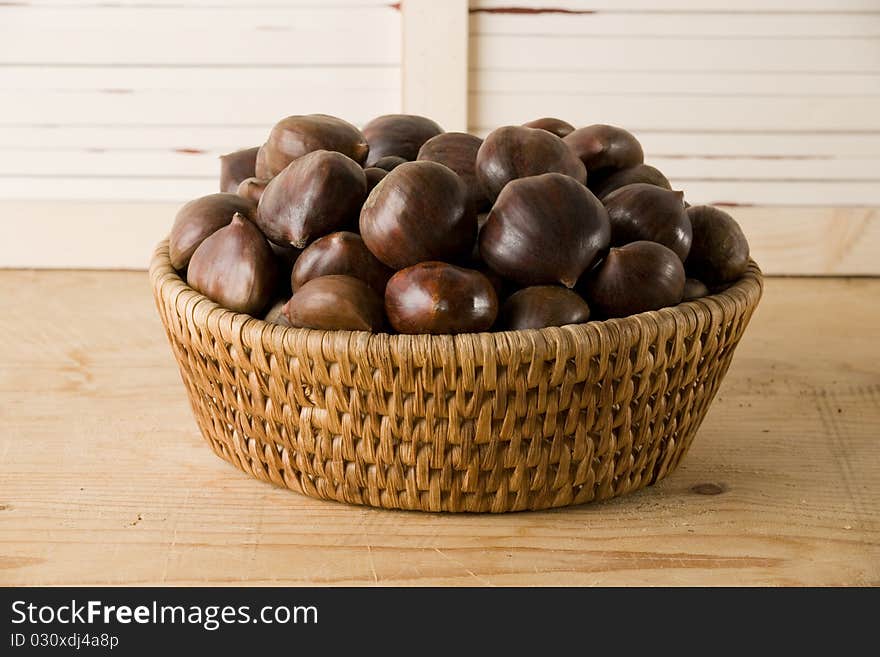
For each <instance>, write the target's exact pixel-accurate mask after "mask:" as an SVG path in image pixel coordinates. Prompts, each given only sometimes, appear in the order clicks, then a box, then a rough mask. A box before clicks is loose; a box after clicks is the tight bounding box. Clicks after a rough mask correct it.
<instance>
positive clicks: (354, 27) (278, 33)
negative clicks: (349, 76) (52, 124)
mask: <svg viewBox="0 0 880 657" xmlns="http://www.w3.org/2000/svg"><path fill="white" fill-rule="evenodd" d="M0 21H2V23H3V25H4V35H3V39H2V40H0V61H2V62H3V63H5V64H58V63H62V64H67V65H70V64H112V65H132V64H149V65H151V66H156V65H162V64H166V65H181V64H198V65H219V64H224V65H242V64H263V65H279V64H287V65H289V64H299V65H328V64H336V65H338V64H342V63H347V64H352V65H361V66H363V65H376V64H386V65H397V64H398V63H399V61H400V16H399V13H398V12H397V11H395V10H393V9H392V8H390V7H376V8H340V9H335V10H317V9H295V10H276V9H266V10H261V11H254V10H252V9H223V8H217V9H215V10H211V11H206V10H204V9H163V8H155V7H146V8H140V7H138V8H106V7H101V8H88V7H86V8H34V7H27V6H20V7H17V6H11V7H2V8H0ZM364 35H370V38H369V39H368V40H365V38H364ZM367 45H369V47H365V46H367Z"/></svg>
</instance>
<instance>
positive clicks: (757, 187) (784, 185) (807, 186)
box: [670, 177, 880, 207]
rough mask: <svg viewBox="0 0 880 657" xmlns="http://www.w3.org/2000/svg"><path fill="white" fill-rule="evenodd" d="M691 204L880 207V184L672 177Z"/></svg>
mask: <svg viewBox="0 0 880 657" xmlns="http://www.w3.org/2000/svg"><path fill="white" fill-rule="evenodd" d="M670 182H671V183H672V185H673V187H674V188H675V189H681V190H684V193H685V198H686V199H687V200H688V202H690V203H693V204H696V203H721V204H723V203H738V204H750V205H821V206H836V207H845V206H853V205H871V206H873V205H880V184H878V183H877V182H875V181H870V182H840V181H824V182H823V181H809V182H806V181H792V182H782V181H774V182H767V181H739V180H705V181H704V180H685V179H678V178H675V177H673V178H671V179H670Z"/></svg>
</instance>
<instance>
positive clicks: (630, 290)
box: [582, 241, 685, 317]
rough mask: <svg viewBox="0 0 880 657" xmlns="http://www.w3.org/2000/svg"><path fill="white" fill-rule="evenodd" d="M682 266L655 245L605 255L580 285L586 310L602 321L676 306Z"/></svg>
mask: <svg viewBox="0 0 880 657" xmlns="http://www.w3.org/2000/svg"><path fill="white" fill-rule="evenodd" d="M684 278H685V277H684V265H682V263H681V258H679V257H678V256H677V255H676V254H675V253H674V252H673V251H672V250H671V249H668V248H666V247H665V246H663V245H662V244H657V242H647V241H642V242H631V243H629V244H626V245H625V246H621V247H619V248H612V249H610V250H609V251H608V255H607V256H605V259H604V260H603V261H602V262H601V263H600V264H599V265H598V266H597V267H596V268H595V269H593V271H591V272H590V274H589V276H587V277H586V278H585V280H584V282H583V285H582V288H583V292H584V296H585V297H586V299H587V301H588V302H589V304H590V308H591V309H592V310H594V311H595V312H597V313H598V314H599V315H600V316H602V317H626V316H627V315H634V314H636V313H641V312H645V311H647V310H656V309H658V308H665V307H666V306H674V305H675V304H677V303H679V302H680V301H681V299H682V295H683V294H684Z"/></svg>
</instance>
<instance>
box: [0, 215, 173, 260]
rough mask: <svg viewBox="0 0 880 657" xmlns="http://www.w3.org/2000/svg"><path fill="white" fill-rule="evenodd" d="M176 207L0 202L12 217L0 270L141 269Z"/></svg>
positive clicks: (3, 243)
mask: <svg viewBox="0 0 880 657" xmlns="http://www.w3.org/2000/svg"><path fill="white" fill-rule="evenodd" d="M179 207H180V204H179V203H157V202H151V203H131V202H128V203H89V202H76V201H74V202H71V201H63V202H59V201H50V202H46V201H0V210H2V212H3V216H5V217H16V226H17V230H16V232H15V235H14V236H12V239H4V240H0V267H38V268H50V269H51V268H56V269H62V268H84V269H146V268H147V266H148V265H149V263H150V257H151V256H152V252H153V248H154V247H155V245H156V244H157V243H158V242H159V241H160V240H161V239H163V238H164V237H165V236H166V235H167V234H168V231H169V230H170V229H171V224H172V223H173V222H174V215H175V214H176V213H177V209H178V208H179Z"/></svg>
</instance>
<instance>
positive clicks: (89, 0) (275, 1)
mask: <svg viewBox="0 0 880 657" xmlns="http://www.w3.org/2000/svg"><path fill="white" fill-rule="evenodd" d="M26 4H29V5H32V6H34V7H102V8H108V9H115V8H117V7H143V6H144V5H149V6H151V7H170V8H192V7H194V8H199V7H202V8H209V9H217V8H219V7H250V8H255V9H263V8H267V7H271V8H275V7H281V8H284V7H293V8H298V9H299V8H308V9H320V8H324V7H332V8H346V7H385V6H387V5H388V3H386V2H383V0H112V2H110V1H109V0H27V2H26Z"/></svg>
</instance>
